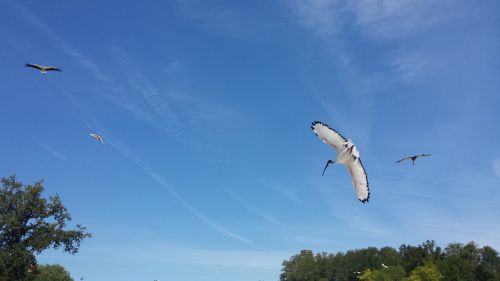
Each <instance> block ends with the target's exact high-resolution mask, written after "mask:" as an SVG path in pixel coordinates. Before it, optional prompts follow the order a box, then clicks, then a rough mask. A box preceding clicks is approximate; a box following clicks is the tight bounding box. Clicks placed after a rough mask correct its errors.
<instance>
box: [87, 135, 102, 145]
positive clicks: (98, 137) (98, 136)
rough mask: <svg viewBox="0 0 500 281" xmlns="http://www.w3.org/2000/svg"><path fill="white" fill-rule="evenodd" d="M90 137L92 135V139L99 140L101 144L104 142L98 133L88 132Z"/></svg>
mask: <svg viewBox="0 0 500 281" xmlns="http://www.w3.org/2000/svg"><path fill="white" fill-rule="evenodd" d="M89 135H90V136H91V137H93V138H94V139H96V140H97V141H100V142H101V143H102V144H104V140H103V138H102V137H101V136H100V135H98V134H89Z"/></svg>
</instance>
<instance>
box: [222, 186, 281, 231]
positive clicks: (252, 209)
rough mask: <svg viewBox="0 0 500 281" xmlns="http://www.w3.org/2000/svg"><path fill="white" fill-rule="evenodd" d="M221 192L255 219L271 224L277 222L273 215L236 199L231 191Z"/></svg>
mask: <svg viewBox="0 0 500 281" xmlns="http://www.w3.org/2000/svg"><path fill="white" fill-rule="evenodd" d="M223 190H224V192H225V193H226V194H227V195H229V197H231V199H233V200H234V201H236V202H238V203H239V204H241V205H242V206H243V207H244V208H245V209H247V210H248V211H249V212H251V213H252V214H254V215H256V216H257V217H260V218H262V219H264V220H266V221H268V222H271V223H277V222H278V220H277V219H276V217H275V216H274V215H273V214H271V213H270V212H269V211H266V210H264V209H262V208H258V207H255V206H252V205H250V204H248V203H247V202H246V201H244V200H242V199H241V198H238V197H237V196H236V195H234V194H233V193H232V192H231V191H229V190H227V189H223Z"/></svg>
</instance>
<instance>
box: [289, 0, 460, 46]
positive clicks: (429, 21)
mask: <svg viewBox="0 0 500 281" xmlns="http://www.w3.org/2000/svg"><path fill="white" fill-rule="evenodd" d="M452 5H454V4H451V3H445V2H443V1H441V2H439V1H432V0H361V1H346V0H289V6H290V8H291V9H292V11H293V12H294V14H296V15H297V17H298V20H299V23H300V24H301V25H303V26H305V27H307V28H310V29H311V30H313V31H314V32H315V33H316V34H318V35H323V36H326V35H328V36H329V35H332V34H335V33H337V32H339V31H341V29H342V28H343V27H344V25H346V24H352V25H353V26H356V27H359V28H361V29H362V31H364V32H366V33H367V34H369V35H370V36H372V37H374V38H395V37H404V36H407V35H410V34H415V33H418V32H420V31H423V30H426V29H428V28H430V27H432V26H435V25H436V24H439V23H442V22H445V21H447V20H448V19H449V18H450V17H451V16H453V11H455V9H451V8H452Z"/></svg>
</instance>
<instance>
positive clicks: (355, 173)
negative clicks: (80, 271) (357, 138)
mask: <svg viewBox="0 0 500 281" xmlns="http://www.w3.org/2000/svg"><path fill="white" fill-rule="evenodd" d="M344 165H345V166H346V167H347V170H349V173H350V174H351V179H352V185H353V187H354V191H356V195H357V196H358V199H359V201H361V202H362V203H366V202H368V200H369V199H370V189H369V188H368V176H367V175H366V171H365V168H364V167H363V163H362V162H361V159H359V158H358V157H354V156H352V157H351V160H350V161H349V162H347V163H345V164H344Z"/></svg>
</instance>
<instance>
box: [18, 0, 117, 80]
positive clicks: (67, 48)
mask: <svg viewBox="0 0 500 281" xmlns="http://www.w3.org/2000/svg"><path fill="white" fill-rule="evenodd" d="M8 2H9V3H10V4H11V5H12V6H14V7H15V8H16V9H17V10H18V11H19V13H20V14H21V16H22V17H23V18H24V19H25V20H26V21H27V22H29V23H30V24H31V25H33V26H34V27H36V28H38V29H39V30H40V31H41V32H42V33H43V34H44V35H45V36H46V37H48V38H50V39H52V40H53V41H55V43H56V45H57V46H58V47H59V48H60V49H61V50H62V51H63V52H64V53H65V54H66V55H67V56H69V57H71V58H72V59H74V60H75V61H76V62H77V63H78V64H79V65H80V66H81V67H82V68H84V69H86V70H87V71H89V72H90V73H91V74H92V75H93V76H94V77H95V78H97V79H99V80H101V81H105V82H110V80H111V79H110V77H109V76H108V75H106V74H105V73H104V72H103V71H102V70H101V69H100V67H99V66H98V65H97V64H96V63H95V62H94V61H93V60H91V59H90V58H88V57H86V56H85V55H83V54H82V53H81V52H80V51H78V50H77V49H76V48H74V47H73V46H71V45H70V44H69V43H67V42H66V41H65V40H64V39H63V38H62V37H60V36H59V35H58V34H57V33H56V32H55V31H54V30H53V29H52V28H50V27H49V26H48V25H46V24H45V23H44V22H42V21H41V20H40V19H39V18H38V17H37V16H36V15H35V14H34V13H32V12H30V11H29V10H28V9H26V8H24V7H23V6H21V5H20V4H19V3H18V1H10V0H9V1H8Z"/></svg>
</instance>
